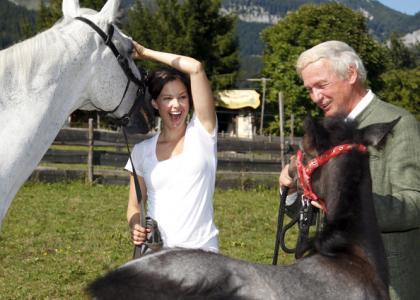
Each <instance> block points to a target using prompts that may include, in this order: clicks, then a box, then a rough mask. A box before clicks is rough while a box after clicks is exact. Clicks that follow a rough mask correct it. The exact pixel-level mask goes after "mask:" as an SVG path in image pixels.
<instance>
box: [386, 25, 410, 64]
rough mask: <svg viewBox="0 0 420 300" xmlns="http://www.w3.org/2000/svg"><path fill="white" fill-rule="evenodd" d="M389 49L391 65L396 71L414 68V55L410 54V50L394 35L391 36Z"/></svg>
mask: <svg viewBox="0 0 420 300" xmlns="http://www.w3.org/2000/svg"><path fill="white" fill-rule="evenodd" d="M389 49H390V53H391V59H392V63H393V65H394V67H395V68H396V69H405V68H414V67H415V64H416V63H415V58H414V54H412V53H411V52H410V49H409V48H407V47H406V46H405V45H404V43H403V42H402V41H401V40H400V38H399V37H398V35H397V34H396V33H392V34H391V38H390V41H389Z"/></svg>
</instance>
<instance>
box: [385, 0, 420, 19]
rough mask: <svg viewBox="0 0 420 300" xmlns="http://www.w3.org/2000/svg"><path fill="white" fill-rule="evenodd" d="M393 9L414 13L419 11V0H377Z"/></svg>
mask: <svg viewBox="0 0 420 300" xmlns="http://www.w3.org/2000/svg"><path fill="white" fill-rule="evenodd" d="M378 1H379V2H381V3H382V4H383V5H385V6H388V7H390V8H392V9H394V10H397V11H400V12H403V13H406V14H409V15H414V14H415V13H417V12H419V11H420V0H378Z"/></svg>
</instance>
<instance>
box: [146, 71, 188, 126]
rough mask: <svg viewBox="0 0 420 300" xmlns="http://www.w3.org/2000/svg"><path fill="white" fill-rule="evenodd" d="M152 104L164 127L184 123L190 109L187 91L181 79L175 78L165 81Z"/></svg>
mask: <svg viewBox="0 0 420 300" xmlns="http://www.w3.org/2000/svg"><path fill="white" fill-rule="evenodd" d="M152 105H153V107H154V108H155V109H157V110H158V111H159V115H160V117H161V118H162V121H163V123H164V125H165V126H166V127H169V128H178V127H180V126H183V125H185V120H186V118H187V115H188V111H189V109H190V103H189V97H188V91H187V88H186V86H185V85H184V84H183V83H182V81H180V80H178V79H176V80H173V81H169V82H167V83H166V84H165V85H164V86H163V88H162V91H161V92H160V94H159V96H158V97H157V99H153V100H152Z"/></svg>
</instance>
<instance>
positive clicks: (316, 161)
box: [296, 144, 367, 213]
mask: <svg viewBox="0 0 420 300" xmlns="http://www.w3.org/2000/svg"><path fill="white" fill-rule="evenodd" d="M353 149H355V150H357V151H359V152H366V151H367V147H366V146H365V145H362V144H343V145H338V146H335V147H334V148H331V149H329V150H327V151H325V152H324V153H322V154H321V155H319V156H317V157H315V158H313V159H311V160H310V161H309V162H308V163H307V164H306V166H305V165H303V152H302V150H300V149H299V150H298V152H297V160H296V167H297V171H298V172H297V173H298V178H299V182H300V185H301V186H302V188H303V197H304V198H305V199H307V200H309V201H315V202H318V203H319V204H320V206H321V208H322V210H323V211H324V212H325V213H327V207H326V205H325V201H324V200H323V199H321V198H320V197H318V195H317V194H315V192H314V191H313V189H312V184H311V176H312V173H313V172H314V171H315V170H316V169H317V168H319V167H321V166H323V165H325V164H326V163H327V162H328V161H329V160H330V159H332V158H334V157H337V156H339V155H341V154H344V153H347V152H349V151H351V150H353Z"/></svg>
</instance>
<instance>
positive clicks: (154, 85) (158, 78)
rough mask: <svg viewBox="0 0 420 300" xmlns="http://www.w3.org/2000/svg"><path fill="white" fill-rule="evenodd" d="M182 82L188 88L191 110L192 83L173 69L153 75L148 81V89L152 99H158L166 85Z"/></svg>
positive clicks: (157, 71)
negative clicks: (177, 81) (176, 81)
mask: <svg viewBox="0 0 420 300" xmlns="http://www.w3.org/2000/svg"><path fill="white" fill-rule="evenodd" d="M174 80H180V81H181V82H182V83H183V84H184V85H185V87H186V88H187V92H188V98H189V102H190V108H192V107H193V103H192V95H191V85H190V81H189V79H188V78H187V76H185V74H184V73H181V72H179V71H178V70H176V69H173V68H162V69H159V70H156V71H154V72H153V73H151V74H150V75H149V77H148V79H147V88H148V90H149V94H150V96H151V99H155V100H156V99H157V98H158V97H159V94H160V92H161V91H162V89H163V87H164V86H165V84H167V83H168V82H171V81H174Z"/></svg>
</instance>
